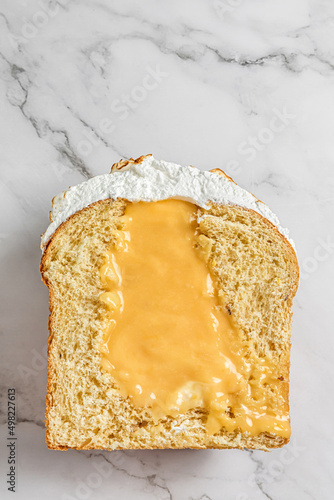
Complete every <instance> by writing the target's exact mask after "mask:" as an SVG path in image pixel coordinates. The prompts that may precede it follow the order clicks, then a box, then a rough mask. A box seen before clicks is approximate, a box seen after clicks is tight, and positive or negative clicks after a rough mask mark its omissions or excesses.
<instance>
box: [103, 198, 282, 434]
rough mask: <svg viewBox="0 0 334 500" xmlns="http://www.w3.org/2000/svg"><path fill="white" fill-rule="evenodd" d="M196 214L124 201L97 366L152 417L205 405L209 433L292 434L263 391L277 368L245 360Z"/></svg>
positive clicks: (106, 279)
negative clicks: (200, 243)
mask: <svg viewBox="0 0 334 500" xmlns="http://www.w3.org/2000/svg"><path fill="white" fill-rule="evenodd" d="M196 213H197V208H196V206H195V205H194V204H192V203H189V202H186V201H181V200H174V199H168V200H163V201H157V202H137V203H128V205H127V207H126V211H125V215H124V216H123V217H122V219H123V227H122V229H121V230H118V231H117V232H116V243H115V244H113V245H112V247H111V248H110V249H109V250H108V252H107V253H106V255H105V259H104V263H103V265H102V267H101V269H100V276H101V281H102V284H103V286H104V288H105V291H104V292H103V293H102V294H101V296H100V300H101V301H103V302H104V303H105V304H106V305H107V306H108V311H109V313H108V314H109V316H108V325H107V328H106V330H105V331H104V340H103V343H102V344H101V345H100V351H101V360H102V361H101V363H102V367H103V369H105V370H107V371H109V372H110V373H111V375H112V377H113V378H114V379H115V381H116V382H117V383H118V385H119V387H120V390H121V392H122V394H123V395H124V396H126V397H129V398H130V400H131V402H132V404H133V405H134V406H135V407H138V408H142V407H147V408H150V411H151V412H152V415H153V417H154V419H155V420H157V419H160V418H164V417H166V416H168V415H170V416H176V415H178V414H180V413H185V412H187V411H188V410H190V409H193V408H203V409H205V410H206V412H207V414H208V418H207V423H206V429H207V432H208V433H209V434H214V433H216V432H218V431H219V430H220V429H221V428H222V427H224V428H225V429H226V430H227V431H230V432H232V431H234V430H236V429H239V430H241V431H243V432H248V433H250V434H251V435H258V434H260V433H261V432H268V433H270V432H271V433H274V434H276V435H279V436H282V437H289V436H290V424H289V418H288V415H287V414H285V413H282V409H277V408H276V407H275V404H274V402H273V398H270V396H268V391H264V390H263V385H264V384H268V385H270V386H271V387H274V386H275V384H277V383H278V381H277V378H275V376H274V375H273V374H275V371H276V370H275V367H274V366H271V364H270V362H269V361H268V360H267V359H265V358H256V360H255V359H254V358H253V357H252V356H250V355H249V354H247V352H246V345H245V343H244V341H243V338H242V333H241V331H240V330H239V328H238V327H237V325H236V324H235V322H234V320H233V317H232V316H231V315H230V314H229V313H228V312H227V310H226V308H225V307H224V305H223V303H222V299H221V297H218V293H217V291H216V287H215V282H214V278H213V277H212V276H211V275H210V272H209V270H208V267H207V264H206V263H205V261H204V259H203V257H202V256H201V254H200V252H199V251H198V250H197V249H196V241H197V240H196V238H197V233H196V228H197V221H196ZM276 404H277V403H276Z"/></svg>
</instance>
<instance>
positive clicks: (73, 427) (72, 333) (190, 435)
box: [41, 157, 299, 450]
mask: <svg viewBox="0 0 334 500" xmlns="http://www.w3.org/2000/svg"><path fill="white" fill-rule="evenodd" d="M143 158H144V157H141V158H139V159H138V160H129V161H124V160H123V161H121V162H119V163H118V164H116V165H115V166H114V167H113V171H118V170H123V169H127V168H131V166H132V165H133V164H134V163H135V162H139V163H140V162H141V161H142V160H143ZM214 172H215V175H217V177H218V175H225V174H224V173H223V172H221V171H217V170H215V171H214ZM112 175H113V174H112ZM228 179H229V180H230V182H233V181H232V180H231V179H230V178H228ZM128 203H129V202H128V201H127V200H126V199H115V200H113V199H111V198H107V199H103V200H99V201H96V202H94V203H92V204H90V205H89V206H87V207H85V208H82V209H81V210H79V211H77V212H76V213H74V214H72V215H71V216H70V217H68V218H67V220H65V221H64V222H63V223H62V224H60V226H59V227H58V228H57V229H56V231H55V232H54V233H53V235H52V236H51V238H50V239H49V240H48V242H47V244H46V246H45V249H44V252H43V256H42V261H41V275H42V279H43V281H44V283H45V284H46V285H47V286H48V288H49V306H50V318H49V330H50V335H49V347H48V356H49V368H48V383H47V396H46V426H47V433H46V442H47V445H48V447H49V448H51V449H58V450H65V449H67V448H76V449H108V450H114V449H153V448H241V449H243V448H249V449H262V450H270V449H272V448H278V447H281V446H283V445H284V444H286V443H287V442H288V438H284V437H281V436H279V435H276V434H275V433H266V432H262V433H261V434H259V435H257V436H251V435H249V434H247V433H243V432H241V431H240V430H236V431H234V432H227V431H226V429H224V427H223V428H222V429H221V430H220V431H219V432H218V433H216V434H214V435H209V434H208V433H207V432H206V428H205V423H206V420H207V417H208V413H207V411H206V410H205V409H204V408H194V409H191V410H189V411H188V412H186V413H185V414H180V415H178V416H176V417H170V416H167V417H166V418H163V419H161V420H160V421H158V422H156V421H155V420H154V418H153V417H152V415H151V413H150V410H149V408H135V407H134V406H133V405H132V404H131V402H130V400H129V398H126V397H124V396H122V395H121V393H120V390H119V387H118V385H117V381H116V380H114V379H113V378H112V376H111V374H110V373H108V372H106V371H103V370H102V369H101V353H100V351H99V348H98V345H99V343H100V342H101V338H102V335H103V333H102V332H103V329H104V328H105V326H106V321H107V319H106V318H107V311H106V305H105V304H104V303H103V302H101V300H99V296H100V295H101V293H102V292H103V286H102V284H101V280H100V275H99V269H100V267H101V265H102V263H103V258H104V254H105V252H106V251H107V249H108V248H110V247H111V246H112V245H113V243H114V241H115V231H116V230H117V229H119V228H120V227H122V222H121V217H122V215H123V214H124V212H125V209H126V206H127V204H128ZM198 220H199V224H198V240H197V241H198V246H199V247H203V248H204V249H205V252H204V255H205V259H206V262H207V266H208V268H209V270H210V272H211V273H212V275H213V276H214V277H215V279H216V280H215V282H216V286H217V287H218V292H219V293H221V294H223V296H224V304H225V307H226V309H227V311H228V313H229V314H231V315H232V316H233V317H234V320H235V322H236V323H237V325H238V326H239V328H240V330H241V332H242V335H243V339H244V342H245V345H246V346H247V352H248V353H249V356H250V357H252V359H255V360H259V362H260V359H261V358H264V357H265V358H266V359H268V360H270V361H271V362H273V363H274V364H275V366H276V369H277V372H276V373H275V376H276V377H277V380H278V381H279V384H275V385H273V386H270V385H267V384H265V383H264V384H263V386H262V387H261V388H260V389H261V391H263V394H264V395H265V397H267V398H268V400H271V401H272V402H273V404H274V405H275V406H276V407H277V408H283V410H284V411H285V412H287V413H288V412H289V356H290V331H291V317H292V313H291V306H292V299H293V297H294V295H295V293H296V291H297V286H298V279H299V268H298V263H297V258H296V254H295V252H294V250H293V248H292V246H291V245H290V243H289V242H288V241H287V239H286V238H285V237H284V236H283V235H282V234H281V233H280V232H279V230H278V229H277V228H276V227H275V226H274V225H273V224H272V223H271V222H270V221H269V220H268V219H266V218H264V217H263V216H262V215H260V214H259V213H257V212H256V211H254V210H251V209H249V208H244V207H242V206H238V205H235V204H228V203H216V202H211V203H209V205H208V207H207V208H201V207H198Z"/></svg>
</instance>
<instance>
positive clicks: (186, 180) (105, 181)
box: [41, 156, 294, 250]
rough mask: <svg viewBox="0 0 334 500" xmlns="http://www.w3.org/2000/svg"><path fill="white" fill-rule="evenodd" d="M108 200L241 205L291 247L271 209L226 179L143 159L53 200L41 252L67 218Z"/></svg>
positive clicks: (70, 190)
mask: <svg viewBox="0 0 334 500" xmlns="http://www.w3.org/2000/svg"><path fill="white" fill-rule="evenodd" d="M107 198H111V199H116V198H125V199H127V200H129V201H140V200H142V201H158V200H164V199H166V198H179V199H184V200H187V201H191V202H192V203H195V204H197V205H199V206H200V207H202V208H207V203H208V201H212V202H216V203H232V204H235V205H240V206H242V207H245V208H250V209H252V210H255V211H256V212H258V213H259V214H261V215H262V216H263V217H265V218H267V219H268V220H269V221H270V222H272V223H273V224H274V225H275V226H276V227H277V229H278V230H279V231H280V233H281V234H282V235H283V236H285V237H286V238H287V239H288V241H289V242H290V243H291V244H292V246H293V247H294V243H293V241H292V240H291V239H290V238H289V232H288V230H287V229H285V228H283V227H282V226H281V225H280V223H279V220H278V218H277V216H276V215H275V214H274V213H273V212H272V211H271V210H270V208H269V207H268V206H267V205H265V204H264V203H262V202H260V201H259V200H257V198H255V196H253V195H252V194H251V193H249V192H248V191H246V190H245V189H242V188H241V187H239V186H238V185H236V184H235V183H234V182H232V181H230V180H229V179H227V178H226V177H225V176H223V175H218V174H217V173H214V172H206V171H202V170H199V169H197V168H195V167H181V166H180V165H176V164H175V163H168V162H165V161H161V160H156V159H155V158H153V156H146V157H145V158H143V160H142V162H141V163H136V164H132V165H131V167H130V168H129V169H128V170H124V171H116V172H113V173H111V174H105V175H98V176H96V177H93V178H92V179H89V180H88V181H86V182H83V183H82V184H78V185H77V186H73V187H71V188H70V189H69V190H68V191H64V192H62V193H60V194H59V195H57V196H56V197H55V198H54V200H53V210H52V212H51V220H52V223H51V224H50V225H49V227H48V228H47V230H46V232H45V233H44V234H43V235H42V241H41V248H42V250H43V249H44V248H45V245H46V244H47V242H48V241H49V239H50V238H51V236H52V235H53V233H54V232H55V231H56V229H57V228H58V227H59V226H60V224H62V223H63V222H64V221H65V220H66V219H67V218H68V217H70V216H71V215H73V214H74V213H75V212H78V211H79V210H81V209H82V208H84V207H87V206H88V205H90V204H91V203H94V202H96V201H99V200H105V199H107Z"/></svg>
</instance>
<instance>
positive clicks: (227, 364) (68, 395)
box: [41, 155, 299, 450]
mask: <svg viewBox="0 0 334 500" xmlns="http://www.w3.org/2000/svg"><path fill="white" fill-rule="evenodd" d="M42 250H43V256H42V261H41V275H42V279H43V281H44V283H45V284H46V285H47V286H48V288H49V304H50V318H49V329H50V335H49V349H48V356H49V369H48V384H47V397H46V402H47V409H46V426H47V434H46V441H47V445H48V447H49V448H52V449H62V450H64V449H67V448H76V449H108V450H114V449H152V448H250V449H262V450H270V449H272V448H277V447H280V446H283V445H284V444H286V443H287V442H288V441H289V437H290V418H289V356H290V331H291V316H292V313H291V306H292V299H293V297H294V295H295V293H296V291H297V286H298V279H299V269H298V263H297V258H296V254H295V251H294V248H293V242H292V241H291V240H289V236H288V233H287V230H285V229H283V228H282V227H281V226H280V224H279V221H278V219H277V217H276V216H275V215H274V214H273V213H272V212H271V211H270V209H269V208H268V207H267V206H266V205H264V204H263V203H262V202H260V201H259V200H257V199H256V198H255V197H254V196H253V195H251V194H250V193H248V192H247V191H245V190H243V189H242V188H240V187H239V186H237V185H236V184H235V183H234V182H233V180H232V179H231V178H229V177H228V176H227V175H225V174H224V173H223V172H221V171H220V170H217V169H215V170H213V171H211V172H203V171H200V170H198V169H196V168H194V167H181V166H179V165H175V164H172V163H167V162H164V161H158V160H155V159H154V158H153V156H152V155H148V156H143V157H140V158H138V159H137V160H132V159H131V160H128V161H125V160H122V161H121V162H119V163H118V164H115V165H114V166H113V168H112V172H111V173H110V174H106V175H101V176H98V177H94V178H92V179H90V180H89V181H87V182H84V183H82V184H80V185H78V186H75V187H73V188H70V189H69V190H68V191H67V192H64V193H61V195H59V196H57V197H56V198H54V200H53V211H52V213H51V224H50V226H49V228H48V229H47V231H46V232H45V234H44V235H43V236H42Z"/></svg>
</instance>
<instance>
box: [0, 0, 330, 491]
mask: <svg viewBox="0 0 334 500" xmlns="http://www.w3.org/2000/svg"><path fill="white" fill-rule="evenodd" d="M0 11H1V13H0V71H1V76H2V78H1V82H0V148H1V149H0V168H1V184H0V189H1V195H0V203H1V212H0V215H1V228H0V238H1V246H0V251H1V271H2V272H1V300H0V307H1V315H0V334H1V374H0V375H1V379H0V381H1V396H2V398H3V400H2V403H1V420H0V423H1V426H0V429H1V435H0V450H1V452H0V457H1V458H0V472H1V474H0V492H1V498H7V497H8V498H10V497H11V495H13V493H11V492H7V486H6V482H5V481H6V479H5V474H6V473H7V467H8V466H7V463H6V460H7V449H6V436H7V420H6V418H7V417H6V408H7V389H8V387H15V388H16V391H17V436H18V445H17V455H18V480H17V492H16V493H15V498H18V499H35V498H48V499H49V500H55V499H62V500H65V499H74V498H76V499H89V498H92V499H93V498H94V499H119V498H122V499H124V500H127V499H138V500H150V499H156V498H157V499H166V500H167V499H173V500H178V499H189V500H210V499H211V500H221V499H224V500H230V499H231V500H249V499H251V500H257V499H259V500H264V499H268V498H269V499H272V500H281V499H282V500H283V499H284V500H290V499H297V500H304V499H305V500H307V499H321V500H327V499H332V498H333V487H334V484H333V483H334V481H333V470H334V467H333V465H334V464H333V462H334V452H333V408H334V404H333V383H332V380H333V376H334V373H333V309H334V304H333V299H334V297H333V282H334V273H333V267H334V266H333V263H334V256H333V254H334V214H333V201H334V195H333V189H334V174H333V165H334V149H333V139H334V89H333V77H334V52H333V47H334V4H333V1H332V0H318V1H316V0H313V1H311V0H310V1H306V0H267V1H265V0H251V1H250V0H217V1H214V0H192V1H190V0H169V1H166V0H165V1H162V0H142V1H141V2H139V1H135V0H109V1H108V0H82V1H79V0H58V1H48V0H29V1H28V0H27V1H24V0H0ZM146 153H153V154H154V155H155V156H156V157H157V158H161V159H165V160H170V161H175V162H177V163H181V164H194V165H196V166H198V167H200V168H202V169H210V168H213V167H220V168H222V169H225V170H226V172H227V173H228V174H230V175H231V176H232V177H234V178H235V180H236V181H237V182H238V183H239V184H241V185H242V186H243V187H245V188H247V189H249V190H250V191H252V192H254V193H255V194H256V195H257V196H258V197H259V198H260V199H262V200H264V201H265V202H267V203H268V204H269V205H270V207H271V208H272V209H273V210H274V211H275V212H276V213H277V214H278V215H279V217H280V219H281V222H282V224H283V225H284V226H288V227H289V228H290V230H291V234H292V237H293V238H294V240H295V241H296V245H297V250H298V255H299V259H300V264H301V272H302V277H301V282H300V289H299V292H298V295H297V297H296V300H295V303H294V324H293V343H292V368H291V415H292V430H293V432H292V441H291V443H290V444H289V445H288V446H287V447H286V448H284V449H282V450H277V451H274V452H271V453H263V452H250V451H245V452H242V451H209V450H208V451H189V450H185V451H142V452H133V451H128V452H126V451H125V452H103V453H102V452H98V451H97V452H93V453H90V452H78V451H68V452H57V451H50V450H48V449H47V448H46V445H45V442H44V434H45V429H44V408H45V387H46V361H45V350H44V346H45V344H46V341H47V335H48V331H47V317H48V294H47V289H46V287H44V285H42V283H41V281H40V276H39V269H38V266H39V260H40V249H39V235H40V234H41V232H43V231H44V230H45V228H46V226H47V224H48V211H49V209H50V204H51V198H52V196H53V195H54V194H56V193H57V192H59V191H61V190H63V189H65V188H67V187H68V186H69V185H73V184H75V183H77V182H81V181H83V180H85V179H87V178H89V177H91V176H92V175H95V174H100V173H105V172H108V171H109V168H110V165H111V164H112V163H113V162H115V161H117V160H119V158H120V157H125V158H128V157H131V156H133V157H136V156H140V155H141V154H146Z"/></svg>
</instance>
